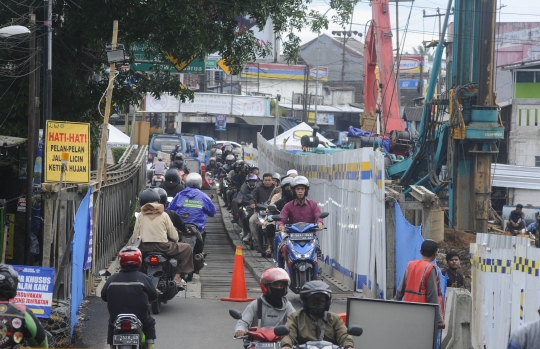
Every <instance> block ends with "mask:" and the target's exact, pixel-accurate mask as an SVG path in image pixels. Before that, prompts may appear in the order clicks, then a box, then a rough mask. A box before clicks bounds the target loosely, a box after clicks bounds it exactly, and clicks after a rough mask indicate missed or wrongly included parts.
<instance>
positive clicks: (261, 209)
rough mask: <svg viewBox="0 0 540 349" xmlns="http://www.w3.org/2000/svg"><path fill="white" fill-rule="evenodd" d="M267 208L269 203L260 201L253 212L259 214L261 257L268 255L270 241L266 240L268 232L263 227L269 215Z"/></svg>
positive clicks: (258, 236)
mask: <svg viewBox="0 0 540 349" xmlns="http://www.w3.org/2000/svg"><path fill="white" fill-rule="evenodd" d="M267 208H268V204H265V203H262V204H261V203H259V204H257V205H256V206H255V212H254V213H253V214H256V215H257V221H256V223H257V241H259V253H260V254H261V257H266V249H267V248H268V241H266V234H265V232H264V229H263V225H264V222H265V221H266V216H267V215H268V213H267V212H266V209H267Z"/></svg>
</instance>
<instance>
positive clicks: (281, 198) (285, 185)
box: [263, 177, 294, 256]
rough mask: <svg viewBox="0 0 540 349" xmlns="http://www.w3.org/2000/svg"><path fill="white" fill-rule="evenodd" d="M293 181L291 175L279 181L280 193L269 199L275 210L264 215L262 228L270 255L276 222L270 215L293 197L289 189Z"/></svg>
mask: <svg viewBox="0 0 540 349" xmlns="http://www.w3.org/2000/svg"><path fill="white" fill-rule="evenodd" d="M293 181H294V178H292V177H285V178H283V180H282V181H281V185H280V187H281V193H279V194H276V195H274V197H273V198H272V199H271V200H270V204H271V205H275V206H276V209H277V210H278V211H277V212H270V211H268V209H267V212H268V213H269V214H268V215H267V216H266V221H265V222H264V225H263V229H264V231H265V233H266V238H267V239H268V249H267V250H266V255H267V256H268V255H270V256H272V255H273V253H274V238H275V235H276V222H274V221H273V220H272V215H274V214H278V212H279V211H281V210H282V209H283V206H285V204H286V203H287V202H289V201H292V200H293V199H294V197H293V193H292V191H291V183H292V182H293Z"/></svg>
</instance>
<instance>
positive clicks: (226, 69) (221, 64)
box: [217, 58, 232, 75]
mask: <svg viewBox="0 0 540 349" xmlns="http://www.w3.org/2000/svg"><path fill="white" fill-rule="evenodd" d="M227 63H228V61H227V60H226V59H225V58H222V59H220V60H219V61H218V62H217V65H218V66H219V67H220V68H221V70H223V72H224V73H225V74H227V75H231V72H232V69H231V67H230V66H229V65H228V64H227Z"/></svg>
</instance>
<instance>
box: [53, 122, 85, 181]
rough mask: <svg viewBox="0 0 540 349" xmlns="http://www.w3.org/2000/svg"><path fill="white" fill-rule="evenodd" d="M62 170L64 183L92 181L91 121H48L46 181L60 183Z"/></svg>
mask: <svg viewBox="0 0 540 349" xmlns="http://www.w3.org/2000/svg"><path fill="white" fill-rule="evenodd" d="M63 153H67V154H69V155H67V154H63ZM62 171H63V175H62V182H65V183H88V182H90V124H87V123H82V122H65V121H52V120H50V121H47V132H46V134H45V182H59V181H60V174H61V173H62Z"/></svg>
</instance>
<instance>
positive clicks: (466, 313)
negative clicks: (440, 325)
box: [441, 287, 472, 349]
mask: <svg viewBox="0 0 540 349" xmlns="http://www.w3.org/2000/svg"><path fill="white" fill-rule="evenodd" d="M444 322H445V323H446V328H445V329H444V330H443V332H442V340H441V349H470V348H472V339H471V323H472V296H471V293H470V292H469V291H468V290H466V289H464V288H451V287H449V288H447V289H446V305H445V312H444Z"/></svg>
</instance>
